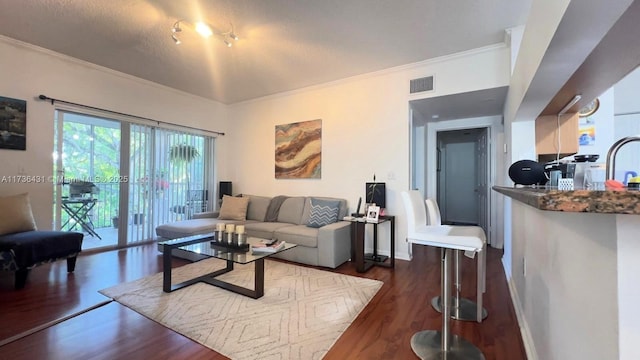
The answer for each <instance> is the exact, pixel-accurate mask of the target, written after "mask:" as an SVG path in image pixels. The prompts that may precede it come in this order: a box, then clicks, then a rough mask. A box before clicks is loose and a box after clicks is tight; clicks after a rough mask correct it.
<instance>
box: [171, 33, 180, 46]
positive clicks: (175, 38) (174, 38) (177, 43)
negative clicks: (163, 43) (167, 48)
mask: <svg viewBox="0 0 640 360" xmlns="http://www.w3.org/2000/svg"><path fill="white" fill-rule="evenodd" d="M171 38H172V39H173V42H175V43H176V45H180V44H181V43H182V42H181V41H180V39H178V38H177V37H176V36H175V35H171Z"/></svg>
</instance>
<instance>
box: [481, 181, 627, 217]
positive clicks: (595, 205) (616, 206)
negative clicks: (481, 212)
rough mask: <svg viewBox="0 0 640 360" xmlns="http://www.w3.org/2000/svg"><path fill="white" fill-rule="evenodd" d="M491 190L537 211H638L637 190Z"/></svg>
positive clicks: (528, 188)
mask: <svg viewBox="0 0 640 360" xmlns="http://www.w3.org/2000/svg"><path fill="white" fill-rule="evenodd" d="M493 190H494V191H496V192H499V193H501V194H503V195H506V196H509V197H511V198H513V199H514V200H518V201H520V202H523V203H525V204H527V205H530V206H533V207H534V208H536V209H539V210H547V211H565V212H586V213H600V214H640V191H637V190H631V191H627V190H622V191H610V190H606V191H597V190H573V191H562V190H551V189H545V188H540V187H535V188H534V187H516V188H513V187H503V186H494V187H493Z"/></svg>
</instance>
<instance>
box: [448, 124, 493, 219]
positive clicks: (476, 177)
mask: <svg viewBox="0 0 640 360" xmlns="http://www.w3.org/2000/svg"><path fill="white" fill-rule="evenodd" d="M465 131H467V129H464V130H445V131H438V132H436V139H437V143H436V151H437V152H438V156H439V159H438V163H439V168H438V171H437V172H436V175H437V179H438V180H437V184H436V193H437V197H436V199H437V201H438V204H439V207H440V213H441V214H442V221H443V222H445V221H447V220H451V219H450V218H451V217H450V212H449V210H448V202H447V201H446V199H447V196H448V195H450V194H451V192H449V191H447V184H446V179H447V177H448V172H449V170H450V169H449V167H448V166H447V162H448V161H447V155H448V154H447V151H443V150H444V149H443V145H446V144H450V143H452V141H451V139H453V138H456V139H460V138H461V137H462V136H464V134H462V133H463V132H465ZM468 131H470V132H471V133H472V134H471V135H472V137H469V138H468V140H469V141H465V143H469V144H473V152H472V153H465V154H463V155H467V156H470V155H473V162H474V163H475V164H477V163H478V155H480V154H479V153H478V144H479V143H480V136H481V135H482V134H485V140H484V143H485V144H484V145H485V146H484V150H483V151H482V152H483V153H484V154H483V155H484V156H483V159H487V157H488V152H489V149H488V140H489V139H488V135H489V128H488V127H478V128H472V129H471V128H470V129H468ZM452 133H455V134H453V136H452ZM437 165H438V164H436V166H437ZM488 169H489V161H485V164H484V167H483V168H481V167H479V166H478V167H477V168H474V169H472V171H470V172H469V174H468V175H471V176H468V177H467V178H468V181H469V184H470V185H473V186H474V187H475V188H476V189H475V191H474V194H473V195H474V197H475V199H474V201H473V204H474V211H475V212H476V216H475V221H472V222H469V223H474V224H476V223H477V224H478V225H484V226H483V227H486V225H487V223H488V221H487V220H486V219H484V220H483V217H487V218H488V213H487V211H488V210H489V209H487V208H486V206H481V201H480V194H481V193H480V191H479V190H482V192H483V193H484V194H485V197H486V195H487V194H488V191H487V189H486V188H487V186H488V185H487V184H488V181H489V174H488ZM480 174H484V177H485V178H484V179H481V178H480V176H481V175H480ZM481 186H484V187H483V188H482V189H480V187H481ZM454 192H455V190H454ZM469 201H471V200H469ZM448 214H449V215H448Z"/></svg>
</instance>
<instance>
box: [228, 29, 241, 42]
mask: <svg viewBox="0 0 640 360" xmlns="http://www.w3.org/2000/svg"><path fill="white" fill-rule="evenodd" d="M229 37H230V38H232V39H233V40H236V41H238V40H239V39H240V38H238V35H236V34H235V33H234V32H233V31H232V32H231V33H230V34H229Z"/></svg>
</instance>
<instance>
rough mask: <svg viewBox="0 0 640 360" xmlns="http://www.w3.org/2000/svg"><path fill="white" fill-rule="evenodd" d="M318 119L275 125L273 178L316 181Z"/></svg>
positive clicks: (318, 171) (319, 151)
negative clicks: (274, 176)
mask: <svg viewBox="0 0 640 360" xmlns="http://www.w3.org/2000/svg"><path fill="white" fill-rule="evenodd" d="M321 160H322V120H310V121H303V122H297V123H291V124H283V125H276V150H275V175H276V179H320V175H321V169H322V167H321V165H322V161H321Z"/></svg>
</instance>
